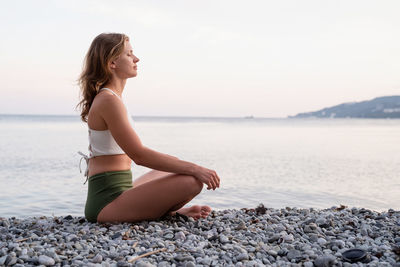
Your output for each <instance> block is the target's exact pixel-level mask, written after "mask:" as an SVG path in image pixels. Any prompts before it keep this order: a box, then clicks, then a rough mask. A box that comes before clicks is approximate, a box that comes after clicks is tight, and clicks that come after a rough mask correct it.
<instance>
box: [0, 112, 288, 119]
mask: <svg viewBox="0 0 400 267" xmlns="http://www.w3.org/2000/svg"><path fill="white" fill-rule="evenodd" d="M0 116H53V117H56V116H59V117H80V116H79V115H75V114H23V113H21V114H18V113H0ZM132 117H148V118H199V119H200V118H201V119H287V118H289V117H290V116H286V117H259V116H254V115H246V116H240V117H239V116H198V115H197V116H182V115H134V116H132Z"/></svg>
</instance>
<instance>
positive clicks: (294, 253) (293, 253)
mask: <svg viewBox="0 0 400 267" xmlns="http://www.w3.org/2000/svg"><path fill="white" fill-rule="evenodd" d="M286 257H287V258H288V260H289V261H292V260H298V259H301V258H302V255H301V251H299V250H296V249H292V250H289V252H288V254H287V255H286Z"/></svg>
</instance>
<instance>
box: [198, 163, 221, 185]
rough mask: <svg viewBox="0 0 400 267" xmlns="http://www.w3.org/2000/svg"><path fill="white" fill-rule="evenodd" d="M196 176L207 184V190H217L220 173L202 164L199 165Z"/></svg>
mask: <svg viewBox="0 0 400 267" xmlns="http://www.w3.org/2000/svg"><path fill="white" fill-rule="evenodd" d="M194 177H196V178H197V179H199V180H200V181H201V182H202V183H204V184H206V185H207V186H208V187H207V190H210V189H213V190H215V189H216V188H217V187H219V182H220V179H219V177H218V174H217V173H216V172H215V171H214V170H210V169H207V168H204V167H201V166H198V168H197V169H196V171H195V173H194Z"/></svg>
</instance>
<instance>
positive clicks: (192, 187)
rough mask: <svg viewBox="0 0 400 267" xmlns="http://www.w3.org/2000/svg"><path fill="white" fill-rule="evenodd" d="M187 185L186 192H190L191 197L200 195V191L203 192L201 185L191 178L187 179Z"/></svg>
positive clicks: (197, 180)
mask: <svg viewBox="0 0 400 267" xmlns="http://www.w3.org/2000/svg"><path fill="white" fill-rule="evenodd" d="M187 183H188V189H189V190H188V191H190V192H191V193H192V195H193V196H196V195H198V194H200V192H201V190H203V183H202V182H201V181H200V180H199V179H197V178H195V177H193V176H188V177H187Z"/></svg>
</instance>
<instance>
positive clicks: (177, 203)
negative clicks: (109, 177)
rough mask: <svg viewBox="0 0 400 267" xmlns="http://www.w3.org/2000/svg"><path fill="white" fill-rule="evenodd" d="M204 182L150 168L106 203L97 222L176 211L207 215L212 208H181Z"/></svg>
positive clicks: (157, 216)
mask: <svg viewBox="0 0 400 267" xmlns="http://www.w3.org/2000/svg"><path fill="white" fill-rule="evenodd" d="M202 188H203V184H202V183H201V182H200V181H198V180H197V179H196V178H194V177H193V176H188V175H180V174H173V173H166V172H159V171H151V172H149V173H147V174H145V175H143V176H141V177H139V178H138V179H136V180H135V181H134V182H133V188H131V189H129V190H127V191H125V192H123V193H122V194H121V195H120V196H119V197H118V198H116V199H115V200H114V201H112V202H111V203H109V204H108V205H107V206H105V207H104V208H103V209H102V210H101V211H100V213H99V215H98V216H97V221H98V222H136V221H141V220H151V219H157V218H160V217H161V216H163V215H165V214H167V213H170V214H173V213H174V212H179V213H182V214H185V215H187V216H191V217H194V218H195V219H198V218H200V217H203V218H204V217H206V216H207V215H208V214H209V213H210V212H211V208H210V207H208V206H193V207H188V208H182V207H183V206H184V205H185V204H186V203H188V202H189V201H190V200H192V199H193V198H194V197H195V196H196V195H198V194H199V193H200V192H201V190H202Z"/></svg>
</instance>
